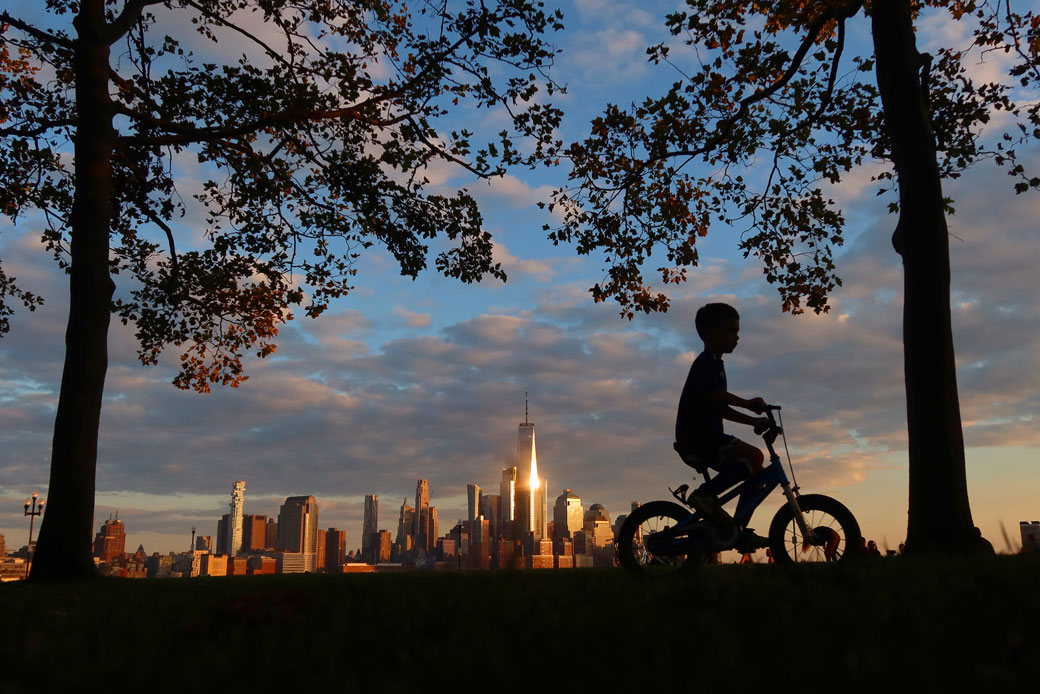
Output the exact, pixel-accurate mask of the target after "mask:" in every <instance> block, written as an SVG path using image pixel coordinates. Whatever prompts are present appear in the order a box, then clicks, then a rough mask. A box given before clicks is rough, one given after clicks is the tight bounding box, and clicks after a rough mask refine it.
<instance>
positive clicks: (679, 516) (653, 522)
mask: <svg viewBox="0 0 1040 694" xmlns="http://www.w3.org/2000/svg"><path fill="white" fill-rule="evenodd" d="M689 515H690V512H689V511H687V510H686V509H684V508H683V507H682V506H679V505H678V504H673V503H672V502H670V501H651V502H650V503H648V504H643V505H642V506H640V507H639V508H637V509H636V510H634V511H632V513H630V514H629V515H628V518H626V519H625V522H624V523H622V524H621V529H620V530H619V531H618V535H617V538H615V541H616V542H617V552H618V562H619V563H620V564H621V566H623V567H624V568H625V570H627V571H628V572H629V573H632V574H644V573H646V572H647V571H657V570H660V571H662V572H663V571H669V570H677V569H679V568H680V567H681V566H682V565H683V564H685V563H686V561H687V556H686V555H685V554H674V555H655V554H654V553H652V552H651V551H650V550H649V549H647V546H646V541H647V539H648V538H649V537H650V536H651V535H653V534H654V533H657V532H660V531H662V530H665V529H667V528H671V527H673V526H674V525H675V524H676V523H678V522H679V521H681V520H683V519H685V518H687V517H689Z"/></svg>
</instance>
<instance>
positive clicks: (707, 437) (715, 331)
mask: <svg viewBox="0 0 1040 694" xmlns="http://www.w3.org/2000/svg"><path fill="white" fill-rule="evenodd" d="M694 325H695V327H696V328H697V334H698V335H699V336H700V338H701V340H703V341H704V351H703V352H701V353H700V355H698V356H697V358H696V359H694V361H693V365H692V366H691V367H690V373H689V375H688V376H687V378H686V385H685V386H684V387H683V391H682V396H681V397H680V398H679V412H678V415H677V416H676V419H675V442H676V445H675V448H676V451H678V452H679V455H680V456H681V457H682V459H683V462H685V463H686V464H687V465H689V466H690V467H693V468H698V467H704V466H706V467H709V468H712V469H713V470H716V471H717V472H718V474H716V475H715V477H714V478H713V479H711V480H710V481H708V482H704V483H703V484H701V485H700V486H699V487H698V488H697V489H695V490H694V491H693V493H691V494H690V496H689V497H688V498H687V503H689V504H690V505H691V506H693V507H694V508H695V509H697V510H698V511H699V512H700V513H702V514H703V515H704V516H705V517H706V518H708V519H710V520H713V521H715V522H719V523H732V522H733V518H732V517H730V515H729V514H728V513H726V511H725V510H724V509H723V508H722V505H721V504H720V503H719V499H718V495H719V494H721V493H722V492H724V491H726V490H727V489H729V488H730V487H732V486H733V485H735V484H737V483H738V482H741V481H742V480H745V479H747V478H748V477H750V476H751V475H752V474H753V473H755V472H758V471H760V470H761V469H762V463H763V461H764V460H765V456H764V455H763V454H762V451H760V450H759V449H758V448H756V447H754V446H752V445H751V444H748V443H745V442H743V441H741V440H740V439H738V438H737V437H735V436H733V435H731V434H727V433H725V432H724V431H723V428H722V420H724V419H725V420H729V421H731V422H737V423H739V424H747V425H749V426H754V427H764V426H766V425H768V423H769V420H768V419H767V418H766V417H752V416H751V415H748V414H744V413H742V412H737V411H736V410H734V409H733V408H734V407H740V408H743V409H746V410H751V411H752V412H755V413H758V414H761V413H762V412H765V411H766V408H767V407H768V405H767V404H766V401H765V400H763V399H762V398H752V399H751V400H745V399H744V398H741V397H738V396H736V395H734V394H732V393H730V392H729V390H728V389H727V387H726V369H725V366H724V364H723V362H722V355H723V354H729V353H731V352H732V351H733V350H734V349H735V348H736V346H737V341H738V339H739V338H738V333H739V332H740V315H739V314H738V313H737V310H736V309H735V308H733V307H732V306H730V305H729V304H721V303H717V304H706V305H704V306H702V307H701V308H700V310H698V311H697V315H696V317H695V318H694ZM750 492H753V490H748V491H747V492H745V494H742V495H741V498H740V501H739V502H738V508H740V506H741V505H743V504H744V503H745V502H746V501H747V502H750V500H749V499H745V496H746V495H748V494H749V493H750ZM768 544H769V541H768V540H767V539H766V538H764V537H760V536H759V535H756V534H755V532H754V530H752V529H751V528H747V529H746V530H745V532H744V535H743V536H742V538H741V545H742V546H743V547H753V548H758V547H765V546H767V545H768Z"/></svg>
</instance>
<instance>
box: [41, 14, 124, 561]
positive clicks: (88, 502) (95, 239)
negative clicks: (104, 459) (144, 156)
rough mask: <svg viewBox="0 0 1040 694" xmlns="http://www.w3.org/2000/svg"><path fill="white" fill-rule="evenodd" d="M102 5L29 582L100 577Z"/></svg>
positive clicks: (81, 52) (82, 18) (80, 113)
mask: <svg viewBox="0 0 1040 694" xmlns="http://www.w3.org/2000/svg"><path fill="white" fill-rule="evenodd" d="M104 4H105V3H104V0H81V2H80V10H79V14H78V15H77V17H76V19H75V21H74V26H75V28H76V32H77V38H76V45H75V58H74V61H75V62H74V69H75V71H76V114H77V126H76V140H75V157H76V161H75V182H76V192H75V199H74V200H73V206H72V219H71V226H72V229H71V256H72V257H71V268H70V270H71V273H70V276H69V290H70V301H69V320H68V327H67V329H66V332H65V366H64V370H63V371H62V378H61V391H60V394H59V397H58V412H57V416H56V417H55V421H54V441H53V444H52V453H51V475H50V486H49V488H48V490H47V497H48V499H47V502H48V503H47V512H46V514H45V515H44V517H43V523H42V525H41V526H40V537H39V541H38V543H37V550H36V554H35V557H34V560H33V566H32V572H31V574H30V579H31V580H33V581H41V580H72V579H81V578H88V577H90V576H93V575H94V561H93V558H92V556H91V555H92V552H91V546H90V545H91V542H90V541H91V533H92V530H93V529H92V526H93V517H94V476H95V470H96V467H97V442H98V429H99V427H100V423H101V400H102V395H103V393H104V387H105V374H106V372H107V370H108V326H109V321H110V317H111V305H112V292H113V289H114V285H113V282H112V278H111V275H110V274H109V257H108V256H109V248H108V235H109V228H110V226H111V219H112V152H113V146H114V143H115V132H114V129H113V127H112V119H113V108H112V102H111V99H110V98H109V94H108V88H109V46H108V43H107V40H106V38H105V32H104V29H105V15H104Z"/></svg>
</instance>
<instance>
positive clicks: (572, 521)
mask: <svg viewBox="0 0 1040 694" xmlns="http://www.w3.org/2000/svg"><path fill="white" fill-rule="evenodd" d="M583 520H584V509H582V506H581V499H580V498H578V496H577V495H576V494H574V493H573V492H571V490H570V489H564V490H563V494H560V495H559V496H558V497H556V505H555V506H554V507H553V540H555V541H556V542H559V541H560V540H563V539H568V538H573V537H574V533H576V532H578V531H579V530H581V529H582V523H583Z"/></svg>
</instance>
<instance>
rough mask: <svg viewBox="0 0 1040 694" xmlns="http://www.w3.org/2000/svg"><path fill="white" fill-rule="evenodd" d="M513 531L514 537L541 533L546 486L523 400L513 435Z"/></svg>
mask: <svg viewBox="0 0 1040 694" xmlns="http://www.w3.org/2000/svg"><path fill="white" fill-rule="evenodd" d="M516 467H517V481H516V509H515V512H514V516H515V519H516V532H517V535H518V539H523V537H524V536H526V534H527V533H534V539H535V540H541V539H542V538H543V537H545V534H546V533H545V530H546V528H545V525H546V522H547V520H548V519H547V518H546V487H547V486H548V480H547V479H544V478H542V477H540V476H539V474H538V450H537V446H536V445H535V435H534V422H531V421H529V419H528V415H527V402H526V400H525V401H524V421H523V422H521V423H520V428H519V430H518V431H517V437H516Z"/></svg>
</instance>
